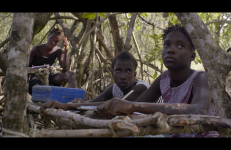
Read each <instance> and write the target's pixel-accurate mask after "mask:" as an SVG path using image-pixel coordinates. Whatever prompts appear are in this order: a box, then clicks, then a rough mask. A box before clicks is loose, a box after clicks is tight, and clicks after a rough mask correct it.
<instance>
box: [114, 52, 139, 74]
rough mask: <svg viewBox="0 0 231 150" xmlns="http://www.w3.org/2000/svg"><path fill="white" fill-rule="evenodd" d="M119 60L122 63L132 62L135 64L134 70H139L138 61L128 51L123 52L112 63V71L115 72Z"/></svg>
mask: <svg viewBox="0 0 231 150" xmlns="http://www.w3.org/2000/svg"><path fill="white" fill-rule="evenodd" d="M117 60H121V61H132V62H133V64H134V67H135V68H134V69H135V70H136V68H137V65H138V64H137V61H136V59H135V58H134V57H133V55H132V54H131V53H129V52H128V51H124V52H121V53H119V54H118V55H117V56H116V57H115V58H114V59H113V61H112V63H111V68H112V70H114V66H115V63H116V62H117Z"/></svg>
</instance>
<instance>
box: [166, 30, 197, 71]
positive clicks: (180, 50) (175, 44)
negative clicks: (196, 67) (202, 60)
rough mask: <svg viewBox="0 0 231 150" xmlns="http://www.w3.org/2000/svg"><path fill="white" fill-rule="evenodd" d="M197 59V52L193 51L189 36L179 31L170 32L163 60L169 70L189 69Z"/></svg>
mask: <svg viewBox="0 0 231 150" xmlns="http://www.w3.org/2000/svg"><path fill="white" fill-rule="evenodd" d="M194 59H195V52H193V50H191V43H190V41H189V39H188V37H187V36H185V35H184V34H183V33H181V32H179V31H172V32H170V33H169V34H168V35H167V36H166V38H165V40H164V44H163V49H162V60H163V63H164V65H165V66H166V68H168V69H169V70H178V69H182V67H183V68H184V67H189V68H190V65H191V61H193V60H194Z"/></svg>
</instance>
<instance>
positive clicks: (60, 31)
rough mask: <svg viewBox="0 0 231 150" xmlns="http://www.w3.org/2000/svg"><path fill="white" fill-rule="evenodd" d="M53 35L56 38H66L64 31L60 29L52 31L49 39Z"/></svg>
mask: <svg viewBox="0 0 231 150" xmlns="http://www.w3.org/2000/svg"><path fill="white" fill-rule="evenodd" d="M52 34H54V35H56V36H61V38H64V37H65V35H64V32H63V30H61V29H59V28H54V29H53V30H51V31H50V33H49V34H48V36H47V37H49V36H50V35H52Z"/></svg>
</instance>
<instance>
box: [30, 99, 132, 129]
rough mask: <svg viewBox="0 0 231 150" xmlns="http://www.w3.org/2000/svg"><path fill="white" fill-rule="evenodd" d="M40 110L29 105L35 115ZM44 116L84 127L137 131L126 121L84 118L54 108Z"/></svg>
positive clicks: (47, 109)
mask: <svg viewBox="0 0 231 150" xmlns="http://www.w3.org/2000/svg"><path fill="white" fill-rule="evenodd" d="M39 108H40V106H36V105H34V104H32V103H27V109H28V110H30V111H34V112H35V113H38V111H39ZM44 115H51V116H55V117H63V118H67V119H70V120H73V121H75V122H77V123H79V124H83V125H86V126H90V127H96V128H109V124H111V125H112V126H113V127H114V128H118V129H123V128H126V129H130V130H132V131H135V129H134V128H135V127H134V124H131V123H130V122H128V121H124V120H121V119H120V120H118V119H114V120H98V119H90V118H86V117H83V116H81V115H79V114H73V113H70V112H67V111H63V110H60V109H52V108H46V109H45V110H44ZM129 127H130V128H129Z"/></svg>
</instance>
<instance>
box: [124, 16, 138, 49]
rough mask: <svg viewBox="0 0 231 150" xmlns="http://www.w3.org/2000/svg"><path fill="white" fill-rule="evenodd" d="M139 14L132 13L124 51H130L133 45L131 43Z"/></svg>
mask: <svg viewBox="0 0 231 150" xmlns="http://www.w3.org/2000/svg"><path fill="white" fill-rule="evenodd" d="M137 14H138V13H132V17H131V19H130V22H129V27H128V31H127V37H126V42H125V44H124V51H129V50H130V49H131V47H132V45H131V44H130V43H131V36H132V33H133V29H134V25H135V21H136V16H137Z"/></svg>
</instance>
